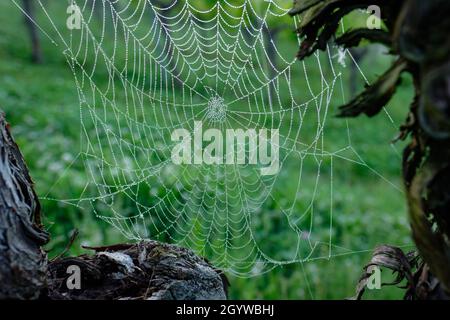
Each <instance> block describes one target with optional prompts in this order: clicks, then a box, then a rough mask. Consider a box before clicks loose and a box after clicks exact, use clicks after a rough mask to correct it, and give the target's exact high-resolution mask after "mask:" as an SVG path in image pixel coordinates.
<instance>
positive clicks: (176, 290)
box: [0, 113, 228, 300]
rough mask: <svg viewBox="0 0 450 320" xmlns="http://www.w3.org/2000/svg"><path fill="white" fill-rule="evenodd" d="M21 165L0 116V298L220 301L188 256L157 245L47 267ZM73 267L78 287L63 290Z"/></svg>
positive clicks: (214, 276)
mask: <svg viewBox="0 0 450 320" xmlns="http://www.w3.org/2000/svg"><path fill="white" fill-rule="evenodd" d="M40 214H41V209H40V205H39V200H38V198H37V196H36V194H35V192H34V189H33V182H32V180H31V178H30V176H29V174H28V169H27V167H26V165H25V161H24V159H23V157H22V155H21V153H20V151H19V148H18V147H17V145H16V143H15V142H14V140H13V138H12V136H11V133H10V131H9V125H8V124H7V123H6V121H5V118H4V115H3V114H2V113H1V114H0V283H1V284H2V285H1V286H0V299H38V298H40V299H149V300H202V299H226V297H227V292H226V291H227V286H228V281H227V279H226V277H225V275H224V274H223V273H222V272H221V271H219V270H216V269H214V268H213V267H212V266H211V265H210V264H209V263H208V262H207V261H206V260H204V259H202V258H200V257H198V256H196V255H195V254H194V253H193V252H192V251H190V250H188V249H184V248H180V247H177V246H174V245H169V244H162V243H158V242H156V241H150V240H149V241H143V242H140V243H137V244H119V245H114V246H106V247H97V248H87V249H91V250H93V251H94V254H92V255H82V256H80V257H72V258H57V259H56V260H54V261H50V262H48V261H47V254H46V252H44V251H43V249H42V247H41V246H43V245H44V244H46V243H47V242H48V240H49V235H48V234H47V232H45V230H44V228H43V226H42V224H41V221H40ZM70 266H77V267H78V268H79V271H80V278H81V282H80V284H81V288H80V289H69V286H68V285H67V284H68V280H69V278H70V276H71V275H72V274H71V273H70V272H69V273H68V267H70Z"/></svg>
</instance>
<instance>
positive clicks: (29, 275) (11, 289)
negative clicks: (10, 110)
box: [0, 114, 48, 299]
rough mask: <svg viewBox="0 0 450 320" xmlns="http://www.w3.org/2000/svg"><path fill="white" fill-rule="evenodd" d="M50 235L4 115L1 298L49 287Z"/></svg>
mask: <svg viewBox="0 0 450 320" xmlns="http://www.w3.org/2000/svg"><path fill="white" fill-rule="evenodd" d="M47 241H48V235H47V233H46V232H45V231H43V229H42V226H41V223H40V206H39V201H38V199H37V197H36V194H35V193H34V190H33V187H32V181H31V178H30V176H29V175H28V170H27V167H26V165H25V162H24V160H23V158H22V155H21V154H20V151H19V148H18V147H17V145H16V143H15V142H14V140H13V139H12V137H11V134H10V132H9V128H8V126H7V124H6V122H5V118H4V115H3V114H0V283H1V284H2V285H1V286H0V299H5V298H15V299H35V298H37V297H39V294H40V291H41V290H42V289H43V288H44V287H45V279H46V274H45V273H46V270H47V255H46V254H45V253H44V251H43V250H42V249H41V246H42V245H44V244H45V243H46V242H47Z"/></svg>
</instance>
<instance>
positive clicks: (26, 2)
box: [22, 0, 43, 63]
mask: <svg viewBox="0 0 450 320" xmlns="http://www.w3.org/2000/svg"><path fill="white" fill-rule="evenodd" d="M22 2H23V10H24V11H25V26H26V28H27V31H28V34H29V36H30V40H31V50H32V53H31V61H32V62H33V63H42V61H43V55H42V49H41V42H40V40H39V34H38V30H37V27H36V24H35V21H36V15H35V8H34V3H33V0H22Z"/></svg>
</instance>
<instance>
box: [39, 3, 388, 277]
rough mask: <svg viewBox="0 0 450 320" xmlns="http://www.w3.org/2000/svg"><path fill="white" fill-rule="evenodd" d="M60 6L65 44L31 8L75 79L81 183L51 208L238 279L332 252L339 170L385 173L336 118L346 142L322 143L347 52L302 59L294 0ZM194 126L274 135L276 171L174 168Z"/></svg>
mask: <svg viewBox="0 0 450 320" xmlns="http://www.w3.org/2000/svg"><path fill="white" fill-rule="evenodd" d="M68 3H69V4H76V5H77V6H78V7H79V8H80V10H81V13H82V20H81V29H79V30H77V29H74V30H72V31H70V35H69V36H67V35H65V33H67V30H63V27H61V26H58V25H57V23H56V22H54V19H53V18H52V16H51V15H50V14H49V13H48V11H47V10H46V6H45V5H43V4H42V3H41V2H40V1H39V4H40V7H41V9H42V10H43V12H44V13H45V14H46V15H47V17H48V19H49V21H51V23H52V24H53V27H54V29H55V31H56V33H57V35H58V41H55V43H56V42H58V43H61V44H62V46H63V48H65V49H64V54H65V56H66V58H67V61H68V64H69V66H70V67H71V70H72V72H73V76H74V79H75V84H76V88H77V92H78V96H79V101H80V120H81V135H82V146H81V152H80V154H79V157H80V158H81V159H82V160H83V163H84V167H85V168H86V173H87V176H88V180H89V181H88V182H87V183H86V185H85V188H84V191H83V193H82V194H81V195H79V196H77V197H74V198H72V199H56V200H57V201H63V202H65V203H70V204H73V205H76V206H79V207H83V206H85V205H86V204H87V205H88V206H89V207H91V209H92V210H93V211H94V212H95V215H96V216H97V217H98V218H99V219H102V220H104V221H106V222H107V223H109V224H110V225H112V226H113V227H114V228H116V229H117V230H119V231H120V232H121V233H122V234H123V235H124V236H125V237H126V238H128V239H131V240H136V241H137V240H141V239H148V238H151V239H157V240H162V241H166V242H171V243H176V244H180V245H183V246H187V247H189V248H192V249H193V250H195V251H196V252H197V253H199V254H201V255H204V256H206V257H208V259H210V261H211V262H212V263H213V264H214V265H216V266H217V267H219V268H222V269H224V270H226V271H228V272H230V273H233V274H236V275H241V276H249V275H255V274H261V273H263V272H267V271H269V270H271V269H272V268H274V267H276V266H280V265H283V264H290V263H299V262H306V261H311V260H315V259H329V258H331V257H333V256H334V255H336V254H339V247H338V246H336V245H334V244H333V190H334V188H335V186H334V178H333V175H334V172H335V170H336V169H335V166H336V163H337V162H338V161H339V162H347V163H350V164H352V165H357V166H361V167H364V168H367V169H368V170H371V171H372V172H373V173H375V174H377V175H379V176H380V177H382V176H381V175H380V174H379V173H377V172H376V171H375V170H374V169H373V168H370V167H369V166H368V165H367V164H366V163H365V162H364V160H363V159H362V157H361V156H359V154H358V153H357V152H356V150H355V149H354V148H353V146H352V142H351V134H350V129H349V127H348V124H347V123H346V122H345V121H344V120H339V121H341V123H342V124H343V125H344V127H343V130H344V132H347V134H346V135H344V136H345V137H344V138H342V139H341V138H339V139H340V140H339V139H337V140H339V141H338V142H336V141H334V140H336V138H335V137H333V136H327V135H326V128H327V124H328V122H330V121H332V115H333V111H332V110H331V108H332V107H333V103H334V106H336V105H339V104H341V103H343V102H345V96H344V89H343V85H342V75H343V72H345V63H344V61H345V59H346V54H348V52H346V51H343V50H341V49H339V48H334V47H328V48H327V51H326V52H325V53H316V54H315V55H313V56H312V57H311V58H309V59H307V61H305V62H299V61H298V60H297V59H296V58H295V47H293V46H292V43H293V42H292V39H294V40H295V39H296V37H297V36H296V35H295V33H294V32H293V31H294V29H295V28H296V26H297V25H298V23H299V20H298V19H299V18H297V17H296V18H291V17H289V16H288V14H287V13H288V10H289V8H290V6H291V1H284V0H276V1H275V0H266V1H261V0H237V1H231V0H230V1H226V0H223V1H215V0H214V1H213V0H209V1H207V0H204V1H194V0H173V1H163V0H159V1H155V0H135V1H119V0H117V1H114V0H110V1H108V0H97V1H69V2H68ZM49 37H50V36H49ZM297 41H298V43H300V39H297ZM212 107H213V108H212ZM196 121H202V123H203V126H204V129H207V128H219V129H220V130H222V131H223V130H225V129H227V128H243V129H248V128H251V129H256V130H258V129H263V128H269V129H278V130H279V133H280V145H279V148H280V171H279V174H277V175H273V176H262V175H261V174H260V166H258V165H256V166H255V165H249V164H244V165H237V164H235V165H226V164H224V165H179V166H176V165H174V164H173V163H172V161H171V151H172V149H173V147H174V146H175V144H176V142H173V141H172V140H171V133H172V132H173V131H174V130H175V129H179V128H185V129H188V130H189V131H190V132H194V123H195V122H196ZM336 146H338V147H336ZM241 147H248V145H245V146H241ZM386 182H387V183H389V184H390V185H393V184H392V183H390V182H389V181H386ZM393 187H396V186H393ZM319 198H320V203H318V199H319ZM316 229H320V230H321V231H320V232H315V230H316ZM346 252H348V251H346Z"/></svg>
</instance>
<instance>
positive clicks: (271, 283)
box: [0, 3, 411, 299]
mask: <svg viewBox="0 0 450 320" xmlns="http://www.w3.org/2000/svg"><path fill="white" fill-rule="evenodd" d="M62 12H64V11H62ZM0 19H1V21H3V24H2V28H1V29H0V107H1V108H2V109H3V110H4V111H5V112H6V116H7V119H8V121H9V122H10V123H11V126H12V131H13V134H14V136H15V138H16V140H17V142H18V144H19V146H20V148H21V150H22V152H23V154H24V156H25V159H26V161H27V164H28V166H29V169H30V172H31V175H32V177H33V179H34V181H35V182H36V190H37V192H38V194H39V195H40V196H41V197H45V198H55V199H65V198H67V197H75V198H77V197H79V195H80V194H81V192H82V191H83V188H84V186H85V184H86V182H87V179H88V177H87V172H86V170H85V168H84V166H83V165H82V162H80V161H78V160H79V159H75V157H76V156H77V154H78V153H79V151H80V148H81V147H82V146H83V145H84V144H83V143H84V142H83V139H84V138H83V135H82V134H80V132H81V126H80V107H79V103H78V96H77V92H76V89H75V85H74V79H73V76H72V73H71V72H70V70H69V68H68V66H67V64H66V60H65V59H64V57H63V55H62V54H61V52H60V49H59V48H56V47H54V46H53V45H52V44H51V43H49V41H47V40H46V39H45V38H43V47H44V56H45V63H44V64H42V65H39V66H37V65H33V64H31V63H30V62H29V51H30V48H29V42H28V41H27V39H26V36H25V35H26V32H25V28H24V26H23V20H22V19H23V18H22V16H21V14H20V12H19V11H18V10H17V8H15V7H14V6H13V5H11V4H7V3H2V4H0ZM39 19H40V20H39V21H41V22H42V25H44V26H46V25H47V26H48V24H47V23H46V22H45V17H43V16H40V17H39ZM60 22H61V23H63V21H60ZM18 35H21V36H18ZM51 35H52V36H55V34H53V33H51ZM283 50H286V52H291V51H292V52H295V42H290V41H288V38H287V40H286V41H285V44H284V48H283ZM388 62H389V59H388V58H387V57H384V56H380V54H379V53H377V52H371V53H370V54H369V57H367V58H366V59H365V60H364V61H363V63H362V69H363V70H364V71H365V72H366V73H367V76H368V78H369V79H370V80H373V79H374V78H375V76H376V75H377V73H379V72H373V71H372V70H383V68H385V67H386V65H387V63H388ZM324 65H326V63H324ZM294 70H295V69H294ZM310 70H311V73H310V74H309V75H310V81H311V83H313V85H318V84H319V81H318V79H319V74H318V72H317V71H314V70H315V69H314V68H310ZM302 75H303V71H302V70H301V69H300V68H299V69H298V74H296V75H294V78H293V80H292V81H293V82H295V83H298V85H297V86H293V87H294V88H298V89H297V90H298V94H299V95H300V96H301V95H302V93H303V92H304V91H302V90H303V89H304V87H305V83H304V79H303V78H302ZM102 77H103V79H102ZM96 80H97V81H98V82H99V83H100V85H106V80H107V77H106V76H105V75H104V74H103V75H102V74H99V75H98V78H97V79H96ZM347 81H348V73H347V72H345V73H344V77H343V85H344V91H345V92H346V94H347V95H349V94H348V89H347ZM409 84H410V81H409V79H405V81H404V84H403V85H402V87H401V88H400V90H399V92H398V94H397V95H396V97H395V99H394V100H393V101H392V102H391V103H390V104H389V106H388V110H389V115H390V116H391V117H392V119H393V121H394V123H395V124H394V125H393V124H392V123H391V122H390V119H388V117H387V116H386V115H385V114H380V115H379V116H378V117H376V118H373V119H368V118H365V117H361V118H358V119H351V120H348V121H347V120H342V119H333V117H332V116H330V117H329V120H328V121H327V126H326V129H325V137H326V139H325V141H324V144H325V147H326V149H327V150H332V151H334V150H339V149H341V148H342V147H345V146H347V145H348V136H347V127H348V128H349V129H350V132H351V135H350V137H351V146H352V147H353V148H354V150H355V151H356V152H357V154H358V155H360V156H361V158H362V159H364V161H365V163H366V164H367V166H361V165H355V164H352V162H350V161H347V160H340V159H339V158H336V157H335V158H334V160H333V166H334V170H333V179H332V181H333V206H332V208H333V221H332V227H333V228H332V232H331V236H332V241H331V242H332V244H333V245H334V247H333V248H332V249H333V250H332V256H331V257H330V258H329V259H328V258H327V257H328V253H329V248H328V246H327V245H324V246H320V247H319V249H318V252H316V255H315V257H325V258H324V259H311V261H305V262H302V263H295V264H289V265H284V266H280V267H277V268H275V269H274V270H272V271H270V272H268V273H265V274H263V275H258V276H255V277H252V278H239V277H235V276H232V275H230V282H231V288H230V290H231V291H230V295H231V297H232V298H236V299H312V298H313V299H342V298H346V297H350V296H352V295H353V294H354V290H355V287H356V283H357V280H358V278H359V276H360V274H361V271H362V267H363V266H364V265H365V264H366V263H367V262H368V260H369V259H370V252H371V250H372V249H373V248H374V247H375V246H376V245H378V244H382V243H388V244H393V245H410V244H411V240H410V238H409V229H408V223H407V219H406V206H405V200H404V195H403V193H402V191H401V179H400V162H401V157H400V153H401V150H402V145H401V144H398V145H395V146H394V148H395V149H396V150H397V151H394V149H393V147H392V146H391V145H390V141H391V140H392V139H393V138H394V137H395V135H396V133H397V127H398V126H399V125H400V124H401V122H402V121H403V119H404V118H405V117H406V111H407V108H408V104H409V101H410V99H411V94H410V91H409ZM360 85H361V88H362V85H363V83H362V82H360ZM302 88H303V89H302ZM336 92H338V90H336ZM338 98H339V95H338V94H337V95H336V96H335V98H334V99H333V101H332V104H331V112H332V113H334V112H335V110H336V107H337V106H338V105H339V104H341V102H342V101H339V100H337V99H338ZM246 107H251V106H246ZM243 108H244V106H243ZM313 116H314V113H312V114H311V117H313ZM312 119H313V118H311V121H309V122H307V123H305V124H304V129H302V131H301V133H302V135H301V137H302V139H306V140H308V139H311V138H312V137H313V135H311V132H314V130H315V128H316V125H317V123H316V122H315V121H313V120H312ZM297 120H298V119H297ZM87 129H88V130H93V126H89V124H88V126H87ZM285 129H286V128H282V131H283V130H285ZM89 132H90V133H92V131H89ZM105 151H106V150H105ZM343 156H345V157H347V158H350V159H354V160H356V158H355V154H354V153H351V152H346V153H345V154H343ZM311 161H313V160H306V163H307V164H308V168H315V165H314V164H313V163H311ZM297 166H298V163H297V162H296V161H294V160H292V159H291V160H289V161H287V162H286V163H285V168H284V169H283V171H282V174H281V175H280V178H279V180H278V182H277V183H276V185H275V187H274V190H273V195H274V199H276V201H272V202H270V201H269V202H268V203H266V204H265V205H264V206H263V209H262V210H263V211H262V212H261V213H260V214H261V220H260V221H259V224H258V225H255V230H256V231H257V237H258V239H260V240H261V241H260V245H261V247H262V248H263V249H264V251H265V252H269V253H270V255H271V256H273V257H275V258H280V259H282V258H286V257H289V256H290V254H291V251H292V250H293V248H292V247H293V245H295V240H296V235H293V234H291V233H289V232H288V228H287V226H286V225H285V224H286V221H284V220H283V219H281V218H280V214H279V210H280V208H281V207H282V206H283V204H284V202H287V201H288V200H289V199H292V197H294V196H296V195H295V192H296V190H297V179H295V170H296V169H295V168H297ZM330 166H331V162H330V159H329V158H327V157H324V162H323V164H322V172H321V176H320V181H319V186H320V187H319V190H318V192H317V194H316V195H315V196H314V214H312V213H311V212H308V213H307V218H308V219H305V221H309V218H312V217H313V218H314V220H313V230H312V231H313V232H312V237H313V238H314V239H318V240H320V241H325V240H326V239H328V238H329V235H330V229H329V227H330V223H331V221H330V197H331V194H330V182H331V170H330ZM375 172H377V173H380V174H381V175H382V176H383V177H384V178H380V176H379V175H377V174H375ZM316 177H317V172H316V171H314V170H309V169H308V170H305V172H304V177H303V181H305V182H304V183H305V185H304V187H302V189H301V190H302V195H301V197H302V198H304V199H311V197H312V193H313V187H314V182H315V179H316ZM390 183H392V184H394V185H396V186H399V189H400V190H397V189H395V188H393V187H392V186H391V185H390ZM52 186H53V187H52ZM145 187H146V186H145V185H144V184H143V185H142V188H143V189H144V188H145ZM145 190H146V189H145ZM146 191H149V190H146ZM156 192H158V193H159V195H160V196H161V194H160V193H161V192H164V190H163V189H161V190H157V191H156ZM118 200H119V201H117V203H116V204H115V207H114V208H115V209H117V210H119V211H122V212H129V213H130V214H132V213H133V210H135V208H133V203H132V202H131V201H129V200H127V199H126V197H123V198H121V199H118ZM139 201H141V202H142V203H147V202H148V201H152V200H151V199H148V197H142V198H140V199H139ZM42 203H43V214H44V222H45V225H46V227H47V228H48V230H49V231H50V232H51V234H52V240H51V242H50V244H49V245H48V249H49V250H51V251H50V255H51V256H54V255H57V254H58V253H59V252H61V250H62V249H63V248H64V246H65V245H66V243H67V242H68V239H69V237H70V234H71V231H72V230H73V229H75V228H78V229H79V230H80V232H81V234H80V236H79V237H78V239H77V241H76V242H75V244H74V245H73V246H72V250H71V251H72V253H80V252H82V250H81V249H80V245H81V244H90V245H103V244H111V243H114V242H121V241H127V240H126V239H125V238H124V237H123V236H122V235H121V234H120V233H119V232H118V231H117V230H116V229H115V228H113V227H111V226H110V225H108V224H106V223H105V222H102V221H101V220H100V219H97V218H95V215H94V214H93V212H92V207H89V206H87V207H86V206H84V207H77V206H73V205H70V204H68V203H65V202H61V201H48V200H43V201H42ZM307 206H308V203H307V202H301V201H299V202H298V203H296V207H295V211H296V212H303V211H305V210H306V209H307ZM94 208H95V210H97V211H98V212H102V213H107V212H108V210H109V209H110V208H108V207H106V206H103V207H102V206H101V204H98V205H97V204H95V205H94ZM302 227H305V225H302ZM195 228H198V229H201V228H202V227H201V225H195ZM305 250H306V249H305ZM305 252H307V251H305ZM313 258H314V257H313ZM389 278H390V275H389V274H388V273H387V272H384V273H383V280H384V282H386V281H387V280H386V279H389ZM401 296H402V292H401V291H400V290H397V289H385V290H382V291H380V292H371V293H369V297H370V298H376V299H379V298H386V299H387V298H401Z"/></svg>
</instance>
